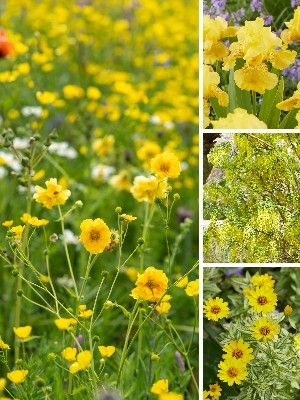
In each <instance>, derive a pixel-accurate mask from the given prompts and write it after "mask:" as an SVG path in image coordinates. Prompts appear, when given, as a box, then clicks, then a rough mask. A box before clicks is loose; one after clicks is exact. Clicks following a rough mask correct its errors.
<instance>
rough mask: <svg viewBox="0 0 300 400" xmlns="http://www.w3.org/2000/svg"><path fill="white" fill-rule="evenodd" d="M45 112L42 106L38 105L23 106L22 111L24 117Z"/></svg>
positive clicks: (36, 115) (38, 115)
mask: <svg viewBox="0 0 300 400" xmlns="http://www.w3.org/2000/svg"><path fill="white" fill-rule="evenodd" d="M42 112H43V109H42V107H38V106H26V107H23V108H22V110H21V113H22V115H23V116H24V117H30V116H31V115H33V116H35V117H40V116H41V114H42Z"/></svg>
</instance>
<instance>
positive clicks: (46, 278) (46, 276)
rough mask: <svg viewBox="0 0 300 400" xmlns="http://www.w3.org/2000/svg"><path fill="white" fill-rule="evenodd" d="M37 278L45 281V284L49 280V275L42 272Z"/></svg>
mask: <svg viewBox="0 0 300 400" xmlns="http://www.w3.org/2000/svg"><path fill="white" fill-rule="evenodd" d="M39 280H40V282H42V283H45V284H46V283H49V282H50V278H49V276H48V275H43V274H41V275H40V276H39Z"/></svg>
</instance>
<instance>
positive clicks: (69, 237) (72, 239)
mask: <svg viewBox="0 0 300 400" xmlns="http://www.w3.org/2000/svg"><path fill="white" fill-rule="evenodd" d="M59 238H60V239H61V240H63V235H59ZM65 239H66V242H67V243H68V244H78V243H79V239H78V236H76V235H75V234H74V232H72V231H71V230H70V229H65Z"/></svg>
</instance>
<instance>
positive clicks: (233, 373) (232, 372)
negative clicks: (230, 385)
mask: <svg viewBox="0 0 300 400" xmlns="http://www.w3.org/2000/svg"><path fill="white" fill-rule="evenodd" d="M227 374H228V376H230V378H235V377H236V376H237V375H238V370H237V369H236V368H234V367H230V368H229V369H228V371H227Z"/></svg>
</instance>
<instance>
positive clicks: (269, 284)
mask: <svg viewBox="0 0 300 400" xmlns="http://www.w3.org/2000/svg"><path fill="white" fill-rule="evenodd" d="M251 283H253V285H254V286H257V287H259V288H265V289H272V288H273V287H274V285H275V281H274V279H273V277H272V276H271V275H269V274H263V275H253V276H252V277H251Z"/></svg>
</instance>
